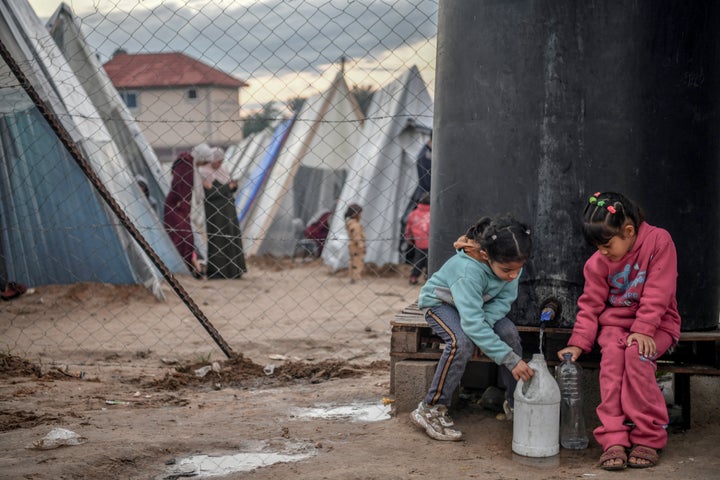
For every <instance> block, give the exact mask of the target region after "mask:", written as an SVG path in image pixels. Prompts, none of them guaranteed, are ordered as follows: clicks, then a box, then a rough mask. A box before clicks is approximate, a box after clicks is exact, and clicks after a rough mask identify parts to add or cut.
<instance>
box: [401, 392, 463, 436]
mask: <svg viewBox="0 0 720 480" xmlns="http://www.w3.org/2000/svg"><path fill="white" fill-rule="evenodd" d="M410 419H411V420H412V421H413V423H414V424H415V425H417V426H418V427H420V428H424V429H425V433H427V434H428V435H429V436H430V437H431V438H434V439H435V440H450V441H457V440H460V439H461V438H462V432H460V430H455V429H453V428H452V427H453V426H454V425H455V424H454V423H453V421H452V418H450V416H449V415H448V414H447V407H446V406H445V405H433V406H432V407H431V406H429V405H427V404H426V403H425V401H422V402H420V404H418V408H416V409H415V410H413V411H412V412H410Z"/></svg>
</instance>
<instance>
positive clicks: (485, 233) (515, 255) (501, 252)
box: [465, 215, 532, 263]
mask: <svg viewBox="0 0 720 480" xmlns="http://www.w3.org/2000/svg"><path fill="white" fill-rule="evenodd" d="M465 236H466V237H468V238H469V239H472V240H475V241H476V242H477V243H478V244H480V248H482V249H483V250H485V252H487V254H488V258H489V259H490V260H492V261H493V262H498V263H509V262H525V261H527V260H528V258H530V251H531V250H532V240H531V239H530V229H529V228H528V227H527V225H525V224H522V223H520V222H518V221H517V220H515V219H514V218H513V217H512V216H510V215H504V216H502V217H500V218H498V219H496V220H493V219H492V218H490V217H483V218H481V219H480V220H478V221H477V223H476V224H475V225H473V226H472V227H470V228H469V229H468V231H467V232H466V233H465Z"/></svg>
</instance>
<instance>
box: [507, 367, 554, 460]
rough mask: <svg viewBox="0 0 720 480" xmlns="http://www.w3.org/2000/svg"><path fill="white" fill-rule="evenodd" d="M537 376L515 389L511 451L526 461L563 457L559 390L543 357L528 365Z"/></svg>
mask: <svg viewBox="0 0 720 480" xmlns="http://www.w3.org/2000/svg"><path fill="white" fill-rule="evenodd" d="M528 365H530V368H532V369H533V370H535V375H534V376H533V377H532V378H531V379H530V381H528V382H523V381H522V380H520V381H518V383H517V387H515V394H514V398H515V412H514V416H513V440H512V450H513V452H515V453H517V454H518V455H523V456H526V457H552V456H553V455H557V454H558V453H560V388H559V387H558V384H557V382H556V381H555V378H554V377H553V375H552V374H551V373H550V371H549V370H548V368H547V363H546V362H545V357H544V356H543V355H542V354H541V353H536V354H534V355H533V357H532V359H531V360H530V362H529V363H528Z"/></svg>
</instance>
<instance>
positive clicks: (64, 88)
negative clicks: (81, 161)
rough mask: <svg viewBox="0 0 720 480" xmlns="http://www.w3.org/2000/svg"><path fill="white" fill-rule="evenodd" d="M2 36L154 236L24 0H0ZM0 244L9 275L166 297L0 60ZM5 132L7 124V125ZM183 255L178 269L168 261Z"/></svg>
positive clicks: (172, 253) (83, 98) (149, 215)
mask: <svg viewBox="0 0 720 480" xmlns="http://www.w3.org/2000/svg"><path fill="white" fill-rule="evenodd" d="M0 41H2V43H3V45H4V46H5V48H6V50H7V51H8V52H9V54H10V55H11V57H12V58H13V60H14V62H15V63H16V64H17V65H18V66H19V67H20V69H21V70H22V72H23V74H24V75H25V76H26V77H27V79H28V82H29V83H30V85H31V86H32V87H33V88H34V90H35V91H36V92H37V94H38V96H39V97H40V98H41V99H42V100H43V101H44V102H45V104H46V105H47V107H48V108H49V109H50V110H51V111H52V112H53V113H54V114H55V116H56V117H57V118H58V120H59V121H60V122H61V123H62V125H63V127H64V128H65V130H67V132H68V134H69V136H70V138H71V139H72V141H73V142H74V143H75V144H76V145H77V146H78V149H79V150H80V151H81V152H82V154H83V156H84V158H85V159H86V160H87V161H88V163H89V164H90V166H91V168H92V169H93V171H94V172H95V173H96V174H97V175H98V177H99V179H100V181H101V182H102V183H103V184H104V185H105V187H106V188H107V189H108V191H109V192H110V193H111V194H112V195H113V197H114V198H115V199H116V201H117V202H118V203H119V204H120V206H121V208H123V210H124V211H125V213H126V214H127V216H128V217H129V219H130V220H131V221H132V222H133V223H134V225H135V226H136V227H137V229H138V230H139V231H140V233H141V234H143V235H144V236H145V237H146V238H155V237H157V235H156V233H157V230H158V228H161V224H160V226H159V225H158V221H157V215H156V214H155V212H154V211H152V208H151V206H150V203H149V202H148V201H147V199H146V198H145V196H144V195H143V193H142V192H141V190H140V188H139V187H138V186H137V182H136V181H135V179H134V178H133V177H132V176H131V174H130V173H129V171H128V168H127V165H126V164H125V162H124V159H123V157H122V154H121V153H120V152H119V150H118V149H117V146H116V145H115V143H114V142H113V140H112V138H111V136H110V134H109V132H108V131H107V129H106V128H105V125H104V123H103V122H102V120H101V118H100V115H99V114H98V112H97V111H96V110H95V108H94V106H93V104H92V102H91V101H89V100H88V96H87V94H86V93H85V90H84V89H83V87H82V85H81V84H80V82H79V81H78V80H77V78H76V77H75V74H74V72H73V71H72V69H71V68H70V67H69V66H68V64H67V63H66V61H65V59H64V57H63V55H62V53H61V52H60V50H59V48H58V47H57V45H56V44H55V41H54V40H53V38H52V37H51V36H50V34H49V33H48V31H47V30H46V29H45V26H44V25H42V23H41V22H40V20H39V19H38V18H37V15H36V14H35V12H34V11H33V10H32V8H31V7H30V5H29V4H28V3H27V1H26V0H0ZM0 83H2V85H0V87H3V88H0V94H1V95H2V96H3V98H2V99H1V101H0V105H2V112H1V113H0V122H3V128H4V132H5V133H4V134H3V135H2V136H1V137H0V155H1V157H0V169H2V175H0V195H1V198H0V200H1V201H0V222H1V227H2V228H1V229H0V230H2V238H1V240H2V243H1V244H0V249H1V252H0V253H1V254H2V259H3V260H4V262H3V263H4V264H3V265H2V267H3V269H4V270H5V272H4V273H5V274H6V276H7V277H8V278H9V279H12V280H15V281H19V282H22V283H25V284H28V285H40V284H50V283H74V282H80V281H96V282H107V283H116V284H127V283H139V284H143V285H145V286H146V287H147V288H148V289H150V290H151V291H152V292H153V293H154V294H155V295H156V296H158V297H159V298H163V297H164V295H163V293H162V289H161V288H160V286H161V282H162V277H161V276H160V274H159V272H158V271H157V269H155V267H154V266H153V264H152V262H151V261H150V260H149V258H148V257H147V256H146V255H145V253H144V252H143V251H142V249H141V248H140V247H139V245H138V244H137V243H136V242H135V240H134V239H132V238H131V236H130V235H129V234H128V233H127V231H126V230H125V229H124V228H123V227H122V225H121V224H120V223H119V221H118V219H117V218H116V217H115V215H114V214H113V213H112V212H111V211H110V209H109V208H108V207H107V206H106V205H105V204H104V202H103V201H102V200H101V199H100V197H99V195H98V194H97V193H96V192H95V190H94V187H92V185H91V184H90V182H89V180H88V179H87V178H86V177H85V175H84V174H83V172H82V171H81V170H80V168H79V167H78V166H77V165H76V164H75V162H74V160H73V159H72V157H71V156H70V155H69V153H68V152H67V151H66V150H65V148H64V147H63V146H62V144H61V143H60V141H59V140H58V138H57V137H56V135H55V134H54V132H53V131H52V130H51V129H50V128H49V126H48V124H47V122H46V121H45V119H44V118H43V117H42V115H41V114H40V112H39V110H38V109H37V107H35V105H34V103H33V102H32V101H31V99H30V98H29V97H28V95H27V94H26V92H25V91H24V90H23V89H22V87H21V86H20V84H19V83H18V82H17V80H16V78H15V76H14V75H13V74H12V72H11V71H10V69H9V66H8V65H7V64H6V63H5V62H4V61H3V62H0ZM0 130H1V129H0ZM148 241H149V243H150V244H151V245H152V246H153V248H155V250H156V252H157V253H158V255H159V256H160V258H162V259H163V260H164V261H165V262H166V264H168V268H170V269H174V270H178V269H181V268H184V267H181V266H180V267H179V266H178V265H182V260H181V259H180V256H179V254H177V251H176V250H175V248H174V246H173V245H172V242H170V241H169V238H167V242H168V243H164V242H162V241H157V242H155V243H153V242H152V241H150V240H148ZM173 258H176V259H177V262H178V265H173V264H172V263H168V261H167V259H173Z"/></svg>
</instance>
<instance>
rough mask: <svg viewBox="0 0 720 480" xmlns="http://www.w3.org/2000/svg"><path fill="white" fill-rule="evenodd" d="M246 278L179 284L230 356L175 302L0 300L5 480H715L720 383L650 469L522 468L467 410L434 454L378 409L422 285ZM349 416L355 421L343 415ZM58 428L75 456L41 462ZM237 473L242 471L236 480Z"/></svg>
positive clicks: (318, 272)
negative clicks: (456, 433) (394, 348)
mask: <svg viewBox="0 0 720 480" xmlns="http://www.w3.org/2000/svg"><path fill="white" fill-rule="evenodd" d="M250 266H251V270H250V272H249V273H248V274H247V275H246V276H245V277H244V278H243V279H241V280H237V281H219V282H210V281H208V282H201V281H197V280H194V279H191V278H187V279H186V278H182V279H181V281H182V283H183V286H184V287H185V288H186V289H187V292H188V293H189V295H190V296H191V297H192V298H193V300H194V302H195V303H196V304H197V305H198V306H199V307H200V309H201V310H202V311H203V313H204V314H205V315H207V318H208V319H209V320H210V321H211V322H212V325H213V326H214V327H215V328H216V329H217V331H218V332H219V333H220V335H221V336H222V338H223V339H224V340H225V341H226V342H227V344H228V345H230V346H231V347H232V349H233V351H234V353H239V354H241V355H240V356H239V357H238V358H236V359H233V360H230V359H228V358H227V356H225V355H224V354H223V352H222V350H221V349H220V348H219V347H217V346H216V345H215V343H214V342H213V341H212V339H211V338H210V337H209V335H208V334H207V332H206V331H205V329H203V327H202V326H200V325H199V322H198V321H197V320H196V318H195V316H194V315H193V313H192V312H190V311H189V309H188V307H187V306H186V305H185V304H184V303H183V302H182V301H181V300H180V299H178V298H177V296H175V295H174V294H173V292H172V291H170V290H169V289H167V291H166V294H167V297H168V298H167V301H166V302H159V301H157V300H155V299H154V298H153V297H152V296H150V295H149V294H146V293H145V292H144V291H143V290H142V289H139V288H135V287H114V286H109V285H99V284H98V285H95V284H82V285H73V286H47V287H37V288H36V290H35V292H34V293H33V294H31V295H25V296H23V297H20V298H18V299H16V300H13V301H10V302H2V304H0V342H2V345H1V347H2V352H3V353H2V355H1V356H0V478H8V479H23V478H25V479H177V478H208V477H212V478H228V479H230V478H253V479H285V478H308V479H358V480H361V479H362V480H369V479H378V480H379V479H382V480H392V479H413V478H418V479H419V478H482V479H518V480H524V479H533V480H539V479H566V478H592V479H607V478H618V477H620V476H622V477H626V478H638V479H645V478H647V479H651V478H653V479H654V478H667V479H675V478H682V479H687V480H696V479H714V478H718V476H719V475H720V474H719V473H718V472H720V416H719V415H718V400H717V399H718V398H720V385H719V384H718V380H717V379H715V378H703V377H695V378H693V381H692V392H693V425H692V428H691V429H690V430H687V431H675V430H673V431H672V432H671V435H670V442H669V445H668V447H667V448H666V449H665V451H664V452H663V453H662V456H661V461H660V464H659V465H658V466H657V467H655V468H653V469H647V470H637V469H633V470H630V469H628V470H625V471H622V472H605V471H603V470H601V469H598V468H596V467H595V466H594V465H595V463H596V461H597V458H598V457H599V455H600V449H599V447H598V446H597V444H595V443H594V442H593V441H591V444H590V446H589V448H588V449H586V450H583V451H578V452H576V451H568V450H561V453H560V454H559V455H558V456H555V457H552V458H550V459H544V460H537V459H535V460H533V459H528V458H525V457H520V456H517V455H514V454H513V453H512V450H511V440H512V425H511V423H509V422H502V421H498V420H496V419H495V418H494V412H489V411H487V410H483V409H481V408H479V407H476V406H473V405H465V406H462V407H461V408H460V407H458V408H456V409H455V411H454V412H453V416H454V418H455V421H456V423H457V424H458V426H459V427H460V428H461V429H462V430H463V432H464V433H465V438H464V440H463V441H461V442H455V443H444V442H437V441H434V440H431V439H430V438H428V437H427V436H425V434H424V433H422V432H421V431H419V430H418V429H417V428H416V427H415V426H413V425H412V424H411V423H410V422H409V420H408V417H407V415H406V414H403V415H399V416H395V415H392V412H390V414H387V412H388V411H389V410H390V407H391V405H392V404H389V405H387V406H385V405H384V403H383V400H384V399H385V400H392V396H391V395H390V394H389V378H390V375H389V372H388V368H389V367H388V366H389V362H388V354H389V343H390V328H389V322H390V320H391V319H392V318H393V315H394V314H395V313H396V312H398V311H399V310H400V309H402V308H403V307H404V306H406V305H407V304H409V303H411V302H412V301H413V300H414V299H415V296H416V294H417V288H418V287H411V286H409V285H408V284H407V281H406V279H405V277H404V276H403V275H404V274H405V273H406V272H404V270H403V271H401V272H393V271H381V272H371V273H370V274H369V275H368V278H367V279H366V280H363V281H362V282H361V283H359V284H353V285H351V284H349V282H348V281H347V278H346V276H345V275H344V273H342V272H341V273H338V274H332V273H331V272H328V271H327V270H326V269H325V268H324V267H323V266H322V265H319V264H317V263H314V262H309V263H300V264H289V263H287V262H286V263H284V264H280V265H278V264H273V263H266V262H255V263H251V264H250ZM213 363H215V369H214V370H213V369H212V368H211V369H210V371H209V372H208V373H207V374H205V375H204V376H203V377H201V378H200V377H198V376H197V375H196V373H195V371H196V370H197V369H200V368H201V367H204V366H210V367H212V365H213ZM268 373H270V374H269V375H268ZM340 407H343V408H345V409H346V410H349V411H348V412H344V413H343V412H341V413H342V414H339V415H335V416H333V415H332V414H333V413H334V410H332V409H333V408H340ZM313 409H319V413H318V411H316V410H313ZM363 412H364V413H368V412H369V413H371V414H373V415H377V418H366V417H362V416H361V415H360V413H363ZM311 414H315V415H314V416H313V415H311ZM57 428H64V429H67V430H69V431H70V432H72V434H74V435H77V436H79V437H80V439H79V440H77V443H79V444H77V445H69V446H68V445H66V446H61V447H58V448H48V449H41V448H38V447H39V446H43V444H40V443H39V442H40V441H41V440H43V439H44V438H45V437H46V435H48V434H49V433H50V432H51V431H53V430H54V429H57ZM67 435H70V434H67ZM71 440H72V439H71ZM63 442H68V440H62V441H61V442H60V443H63ZM48 443H50V442H49V441H48V440H46V441H45V446H47V444H48ZM50 446H52V445H50ZM205 456H207V457H205ZM203 461H204V462H208V463H202V462H203ZM243 462H248V466H247V468H248V469H249V471H240V470H241V468H242V465H244V463H243ZM203 465H204V466H203ZM224 468H227V469H224Z"/></svg>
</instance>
